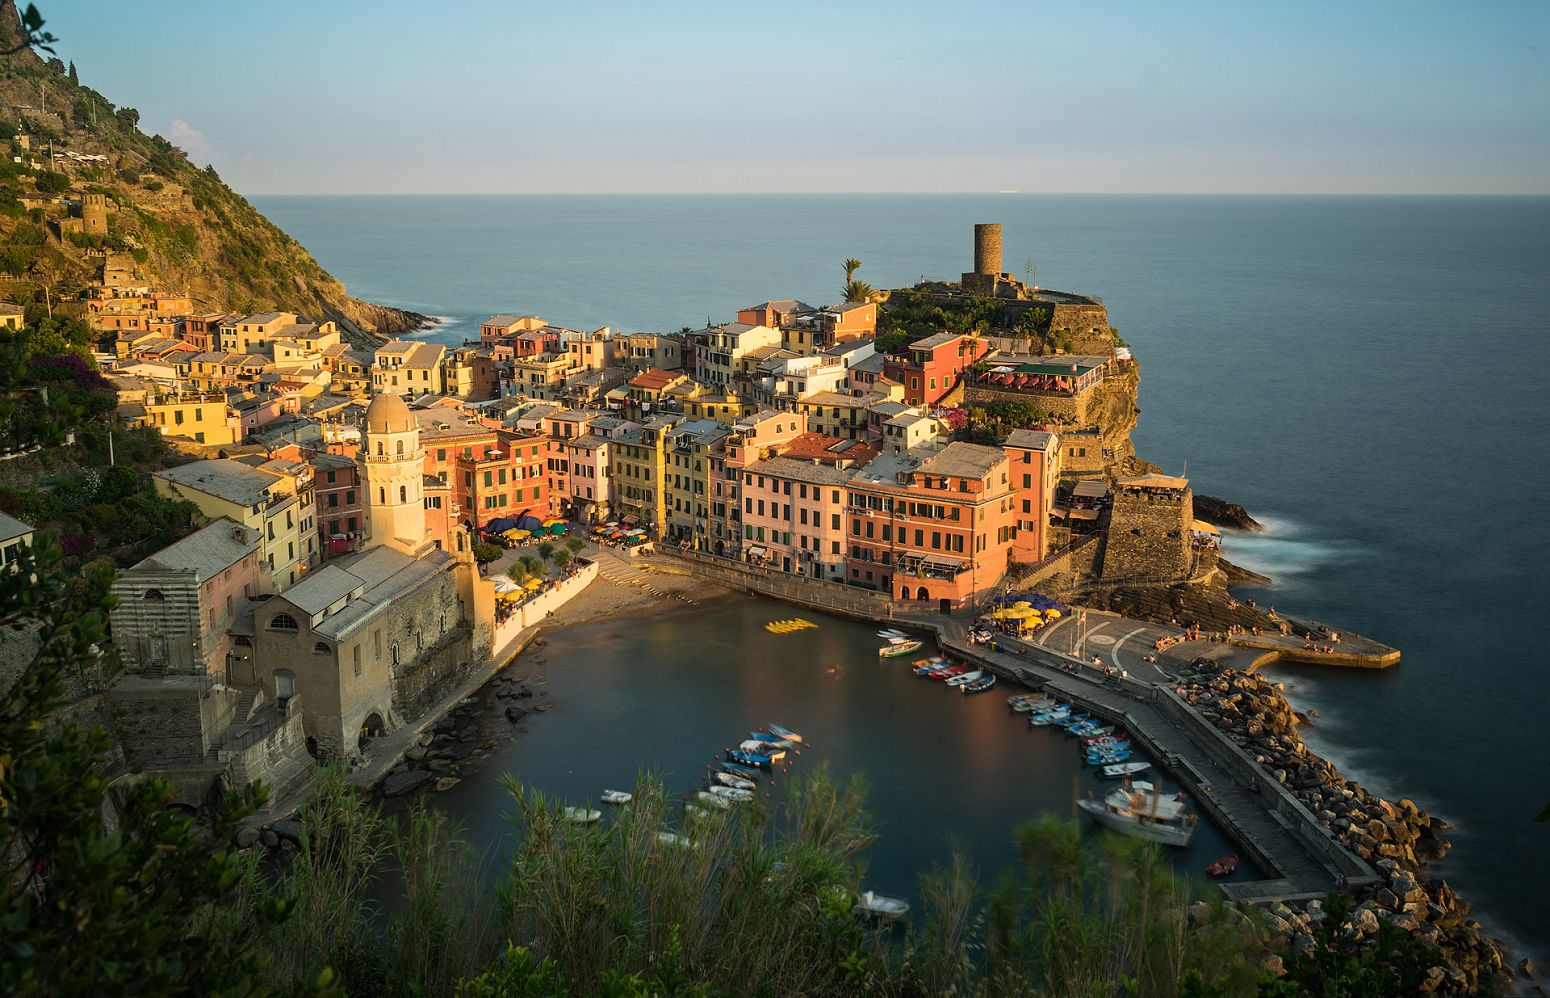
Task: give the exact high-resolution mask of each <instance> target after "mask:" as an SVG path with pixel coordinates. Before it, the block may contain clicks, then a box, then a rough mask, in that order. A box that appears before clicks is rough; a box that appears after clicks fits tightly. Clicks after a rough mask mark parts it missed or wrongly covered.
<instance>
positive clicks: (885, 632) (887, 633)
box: [877, 627, 909, 638]
mask: <svg viewBox="0 0 1550 998" xmlns="http://www.w3.org/2000/svg"><path fill="white" fill-rule="evenodd" d="M877 636H878V637H880V638H907V637H909V635H908V634H905V633H904V632H903V631H900V630H897V629H895V628H892V627H885V628H884V629H882V630H881V631H878V632H877Z"/></svg>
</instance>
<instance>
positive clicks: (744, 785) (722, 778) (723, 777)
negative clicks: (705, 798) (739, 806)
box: [707, 773, 758, 790]
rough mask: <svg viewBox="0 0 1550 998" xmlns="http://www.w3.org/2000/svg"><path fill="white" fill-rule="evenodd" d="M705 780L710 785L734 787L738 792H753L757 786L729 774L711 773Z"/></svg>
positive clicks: (750, 781)
mask: <svg viewBox="0 0 1550 998" xmlns="http://www.w3.org/2000/svg"><path fill="white" fill-rule="evenodd" d="M707 779H709V780H710V781H711V782H712V783H719V784H721V785H722V786H724V787H736V788H738V789H739V790H753V789H754V788H755V787H756V786H758V784H756V783H754V781H752V780H750V779H747V778H746V777H742V776H733V775H732V774H731V773H711V774H710V775H709V776H708V777H707Z"/></svg>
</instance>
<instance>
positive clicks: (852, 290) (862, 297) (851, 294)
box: [840, 281, 872, 301]
mask: <svg viewBox="0 0 1550 998" xmlns="http://www.w3.org/2000/svg"><path fill="white" fill-rule="evenodd" d="M840 294H842V295H844V296H845V300H846V301H867V300H868V299H870V298H871V297H872V285H870V284H868V283H867V282H866V281H851V282H850V283H848V284H846V285H845V287H844V288H842V289H841V290H840Z"/></svg>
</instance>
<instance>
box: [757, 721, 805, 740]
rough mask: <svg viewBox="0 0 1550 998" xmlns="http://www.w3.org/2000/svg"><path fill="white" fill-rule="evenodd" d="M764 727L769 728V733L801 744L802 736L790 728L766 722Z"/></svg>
mask: <svg viewBox="0 0 1550 998" xmlns="http://www.w3.org/2000/svg"><path fill="white" fill-rule="evenodd" d="M765 727H766V728H768V729H769V730H770V733H771V734H775V735H779V736H780V737H782V738H784V739H785V740H786V741H788V742H796V743H797V744H798V745H800V744H802V736H801V735H800V734H798V733H797V732H795V731H792V730H791V729H790V728H782V727H781V726H780V725H778V724H766V725H765Z"/></svg>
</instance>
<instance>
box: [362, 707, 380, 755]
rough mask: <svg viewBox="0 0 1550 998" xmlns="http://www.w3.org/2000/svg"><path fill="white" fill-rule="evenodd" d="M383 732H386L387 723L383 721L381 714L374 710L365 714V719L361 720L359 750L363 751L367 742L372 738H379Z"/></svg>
mask: <svg viewBox="0 0 1550 998" xmlns="http://www.w3.org/2000/svg"><path fill="white" fill-rule="evenodd" d="M385 734H387V725H386V724H385V723H383V720H382V715H381V714H378V713H377V712H376V711H372V712H371V713H370V714H367V715H366V720H364V721H362V722H361V734H360V739H359V745H360V751H362V752H365V751H366V746H367V744H368V743H370V742H371V740H372V739H373V738H380V737H382V736H383V735H385Z"/></svg>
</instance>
